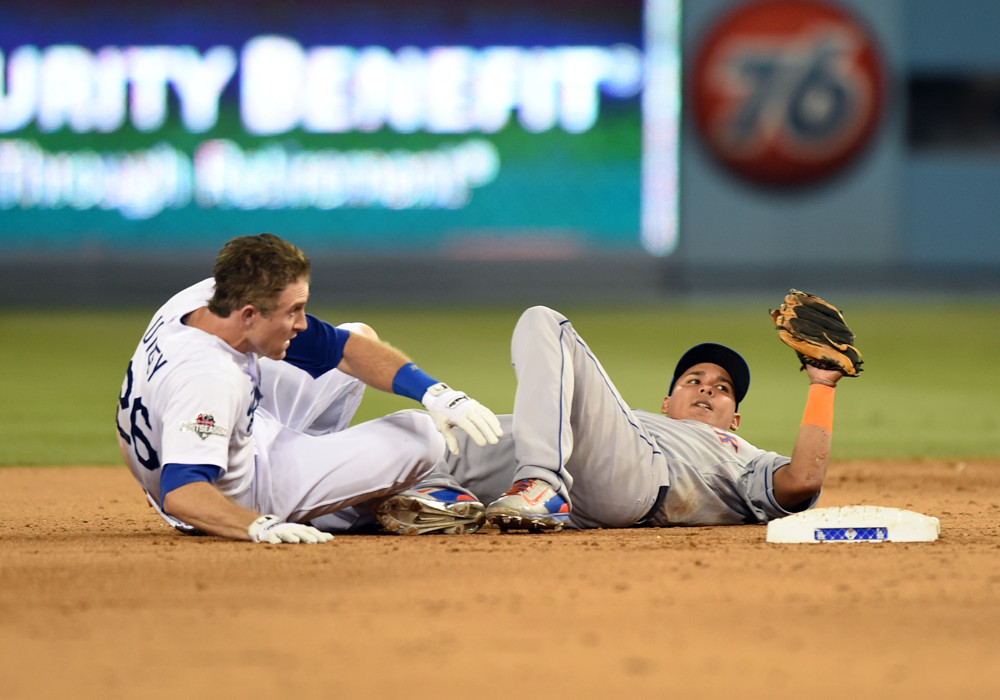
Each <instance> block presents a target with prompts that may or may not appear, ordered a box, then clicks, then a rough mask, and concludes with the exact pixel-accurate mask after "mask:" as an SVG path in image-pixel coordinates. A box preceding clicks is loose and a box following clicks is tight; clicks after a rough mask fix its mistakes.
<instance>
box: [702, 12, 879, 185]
mask: <svg viewBox="0 0 1000 700" xmlns="http://www.w3.org/2000/svg"><path fill="white" fill-rule="evenodd" d="M883 91H884V88H883V76H882V69H881V64H880V60H879V57H878V53H877V50H876V47H875V43H874V41H873V40H872V39H871V37H870V36H869V34H868V32H867V31H866V30H865V28H864V27H863V26H861V24H859V23H858V22H857V21H856V20H855V19H854V18H853V17H851V16H850V15H848V14H847V13H846V12H845V11H844V10H842V9H841V8H839V7H837V6H835V5H832V4H829V3H826V2H819V1H816V0H759V1H757V2H749V3H745V4H741V5H738V6H736V7H735V9H733V10H731V11H730V12H729V13H727V14H726V15H724V16H723V17H722V18H721V20H720V21H719V22H717V23H716V24H715V25H714V26H713V27H712V28H711V29H710V30H709V32H708V33H707V34H706V35H705V37H704V39H703V40H702V42H701V44H700V47H699V50H698V52H697V55H696V57H695V60H694V63H693V67H692V70H691V72H690V73H689V76H688V92H689V95H690V97H691V99H692V105H693V113H694V120H695V125H696V126H697V128H698V132H699V133H700V135H701V137H702V139H703V140H704V143H705V145H706V146H707V148H708V149H709V151H710V152H711V153H712V154H713V156H714V157H715V158H716V159H717V160H718V161H720V162H722V163H723V164H724V165H725V166H727V167H728V168H729V169H731V170H733V171H734V172H736V173H738V174H740V175H742V176H744V177H746V178H748V179H750V180H752V181H755V182H759V183H763V184H770V185H782V186H789V185H799V184H807V183H812V182H815V181H817V180H820V179H823V178H825V177H827V176H829V175H831V174H833V173H834V172H836V171H837V170H839V169H840V168H841V167H843V166H844V165H845V164H847V162H848V161H850V160H852V159H853V158H854V157H855V156H856V155H857V154H858V153H859V152H860V151H861V150H862V149H863V148H864V146H865V145H866V144H867V142H868V141H869V139H870V138H871V136H872V134H873V132H874V131H875V128H876V126H877V124H878V120H879V116H880V113H881V110H882V102H883Z"/></svg>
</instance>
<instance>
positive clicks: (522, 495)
mask: <svg viewBox="0 0 1000 700" xmlns="http://www.w3.org/2000/svg"><path fill="white" fill-rule="evenodd" d="M486 522H488V523H490V524H491V525H496V526H497V527H499V528H500V531H501V532H507V531H508V530H528V531H529V532H542V531H544V530H550V531H552V532H558V531H559V530H562V529H563V527H564V526H565V525H566V524H567V523H569V503H567V502H566V499H564V498H563V497H562V496H560V495H559V494H558V493H556V492H555V489H553V488H552V487H551V486H549V485H548V484H547V483H545V482H544V481H542V480H541V479H521V480H520V481H517V482H515V483H514V485H513V486H512V487H511V488H510V490H509V491H508V492H507V493H505V494H504V495H503V496H501V497H500V498H498V499H497V500H495V501H493V503H491V504H490V505H489V506H488V507H487V508H486Z"/></svg>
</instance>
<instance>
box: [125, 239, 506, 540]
mask: <svg viewBox="0 0 1000 700" xmlns="http://www.w3.org/2000/svg"><path fill="white" fill-rule="evenodd" d="M308 297H309V261H308V259H307V258H306V256H305V255H304V254H303V253H302V251H301V250H299V249H298V248H296V247H295V246H293V245H292V244H290V243H288V242H286V241H283V240H281V239H280V238H278V237H277V236H273V235H271V234H261V235H259V236H244V237H241V238H235V239H233V240H231V241H229V242H228V243H227V244H226V245H225V246H224V247H223V249H222V250H221V251H220V253H219V256H218V258H217V259H216V264H215V269H214V271H213V277H212V278H209V279H206V280H204V281H202V282H199V283H198V284H195V285H193V286H191V287H189V288H187V289H185V290H183V291H181V292H179V293H178V294H176V295H175V296H174V297H172V298H171V299H170V300H169V301H167V303H166V304H164V305H163V306H162V307H161V308H160V309H159V310H158V311H157V312H156V313H155V314H154V315H153V318H152V320H151V321H150V323H149V325H148V326H147V328H146V330H145V332H144V333H143V335H142V337H141V339H140V341H139V344H138V346H137V347H136V351H135V353H134V355H133V356H132V360H131V362H130V363H129V365H128V369H127V371H126V373H125V379H124V381H123V383H122V388H121V393H120V394H119V400H118V411H117V416H116V418H117V420H116V422H117V428H118V442H119V445H120V447H121V451H122V455H123V457H124V459H125V462H126V464H127V465H128V466H129V468H130V469H131V471H132V474H133V475H134V476H135V478H136V480H137V481H138V482H139V484H140V485H141V486H142V488H143V490H144V491H145V493H146V496H147V498H148V500H149V503H150V505H151V506H153V507H154V508H155V509H156V511H157V512H158V513H159V514H160V515H161V516H162V517H163V518H164V519H165V520H166V521H167V522H168V523H169V524H170V525H172V526H174V527H175V528H177V529H178V530H180V531H182V532H186V533H208V534H214V535H220V536H225V537H231V538H234V539H244V540H252V541H255V542H269V543H274V544H279V543H299V542H304V543H316V542H325V541H328V540H329V539H330V538H331V537H332V536H331V535H330V534H329V533H330V532H331V531H337V530H346V529H354V528H357V527H360V526H363V525H364V524H365V519H366V518H367V519H368V521H369V522H371V523H374V517H373V516H372V513H371V507H370V505H371V503H373V502H378V501H379V500H384V499H385V498H386V497H389V496H393V497H394V499H395V500H394V501H393V502H394V504H396V506H397V507H399V508H405V509H406V511H407V512H408V513H409V514H410V516H411V520H414V521H419V522H418V525H419V527H411V528H409V529H408V530H407V531H408V532H417V533H422V532H450V533H463V532H472V531H475V529H476V528H478V527H479V526H480V525H481V524H482V521H483V510H484V507H483V505H482V504H481V503H479V502H478V501H476V500H475V499H474V498H473V497H472V496H471V495H469V494H468V493H466V492H464V491H463V490H462V489H460V488H456V489H450V488H427V487H425V488H419V489H418V488H415V487H416V486H417V484H418V483H419V482H420V481H421V480H422V479H423V478H424V477H425V476H426V475H427V474H428V473H429V472H430V471H431V470H432V469H433V468H434V466H435V464H436V463H437V461H438V459H439V458H440V455H441V454H442V453H443V452H444V451H445V446H446V445H447V446H448V448H449V449H452V450H456V449H457V440H456V434H455V432H454V430H453V428H454V427H458V428H461V430H462V431H464V434H465V435H468V436H470V437H471V438H472V439H473V441H474V442H475V443H477V444H482V445H484V446H485V445H488V444H491V443H492V444H495V443H496V442H497V440H498V438H499V436H500V433H501V428H500V425H499V423H498V421H497V419H496V417H495V416H494V415H493V413H492V412H491V411H489V409H487V408H486V407H484V406H482V405H481V404H480V403H479V402H477V401H475V400H473V399H471V398H469V397H468V396H467V395H466V394H464V393H463V392H460V391H456V390H454V389H451V388H450V387H448V386H447V385H445V384H443V383H441V382H438V381H437V380H436V379H433V378H431V377H430V376H429V375H427V374H426V373H425V372H423V371H422V370H420V369H419V368H418V367H417V366H416V365H415V364H414V363H412V362H410V361H409V359H408V358H407V357H406V356H405V355H403V354H402V353H401V352H400V351H399V350H396V349H395V348H393V347H392V346H390V345H387V344H386V343H383V342H381V341H380V340H378V338H377V335H376V334H375V333H374V331H373V330H372V329H371V328H369V327H367V326H364V325H362V324H345V325H343V326H332V325H330V324H328V323H325V322H323V321H321V320H319V319H318V318H315V317H314V316H310V315H308V314H306V313H305V306H306V302H307V300H308ZM365 386H373V387H376V388H378V389H381V390H384V391H392V392H394V393H397V394H400V395H402V396H408V397H410V398H413V399H415V400H417V401H420V402H421V403H423V405H424V407H425V408H426V409H427V411H428V412H427V413H425V412H423V411H415V410H411V411H400V412H397V413H394V414H391V415H389V416H385V417H383V418H379V419H375V420H372V421H368V422H365V423H360V424H358V425H355V426H350V427H348V424H349V423H350V421H351V418H352V416H353V414H354V411H355V409H356V408H357V406H358V404H359V403H360V401H361V395H362V392H363V389H364V387H365ZM396 531H400V530H398V529H397V530H396Z"/></svg>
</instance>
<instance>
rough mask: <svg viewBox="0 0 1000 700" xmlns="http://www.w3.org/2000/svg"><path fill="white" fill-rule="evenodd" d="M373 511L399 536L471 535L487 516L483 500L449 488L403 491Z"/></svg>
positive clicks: (380, 522)
mask: <svg viewBox="0 0 1000 700" xmlns="http://www.w3.org/2000/svg"><path fill="white" fill-rule="evenodd" d="M373 512H374V513H375V519H376V520H378V522H379V524H380V525H381V526H382V527H383V528H385V529H386V530H388V531H389V532H394V533H396V534H397V535H426V534H430V533H438V534H442V535H471V534H472V533H474V532H475V531H476V530H478V529H479V528H481V527H482V526H483V522H485V517H486V507H485V506H484V505H483V504H482V503H480V502H479V501H477V500H476V499H475V498H473V497H472V496H470V495H469V494H467V493H462V492H461V491H455V490H454V489H448V488H422V489H411V490H409V491H403V492H402V493H397V494H395V495H394V496H389V497H388V498H385V499H383V500H382V501H381V502H379V503H378V504H377V505H376V506H375V507H374V509H373Z"/></svg>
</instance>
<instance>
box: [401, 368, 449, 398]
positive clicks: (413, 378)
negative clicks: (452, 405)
mask: <svg viewBox="0 0 1000 700" xmlns="http://www.w3.org/2000/svg"><path fill="white" fill-rule="evenodd" d="M437 383H438V380H437V379H434V377H432V376H430V375H429V374H427V373H426V372H424V371H423V370H422V369H420V368H419V367H417V366H416V365H415V364H413V363H412V362H407V363H406V364H405V365H403V366H402V367H400V368H399V369H398V370H396V376H394V377H393V378H392V393H394V394H398V395H399V396H406V397H407V398H411V399H413V400H414V401H420V400H421V399H422V398H424V394H425V393H426V392H427V390H428V389H429V388H430V387H432V386H434V385H435V384H437Z"/></svg>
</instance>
